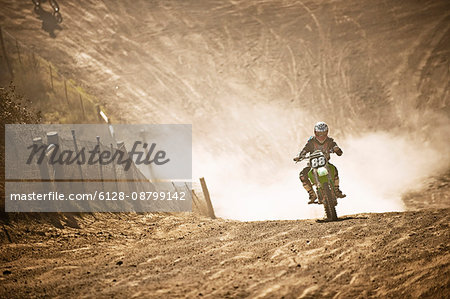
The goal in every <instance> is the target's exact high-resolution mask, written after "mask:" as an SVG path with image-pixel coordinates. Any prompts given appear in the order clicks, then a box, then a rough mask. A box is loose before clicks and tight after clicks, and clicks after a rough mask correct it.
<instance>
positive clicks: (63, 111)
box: [0, 27, 109, 123]
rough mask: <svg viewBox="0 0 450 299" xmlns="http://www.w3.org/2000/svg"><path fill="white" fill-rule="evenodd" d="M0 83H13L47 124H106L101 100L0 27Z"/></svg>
mask: <svg viewBox="0 0 450 299" xmlns="http://www.w3.org/2000/svg"><path fill="white" fill-rule="evenodd" d="M0 43H1V44H0V46H1V49H0V55H1V59H0V69H1V72H0V81H1V82H13V84H14V85H15V86H16V87H17V88H18V90H20V92H21V93H23V94H24V95H25V96H27V97H28V98H30V99H32V108H35V109H37V110H40V111H41V112H42V114H43V116H44V119H45V121H46V122H50V123H99V122H105V121H109V118H108V117H107V116H106V115H107V114H106V112H105V111H104V109H103V108H102V106H101V104H100V101H99V100H98V99H97V98H95V97H94V96H92V95H90V94H88V93H87V92H85V91H84V90H83V88H82V87H81V86H80V85H78V84H76V82H75V81H74V80H72V79H70V78H66V77H65V76H63V75H62V74H61V73H60V71H59V70H58V68H57V67H56V66H55V65H53V64H52V63H51V62H49V61H47V60H46V59H44V58H42V57H41V56H39V55H38V54H36V53H35V51H33V50H32V49H30V48H28V47H26V46H25V45H24V44H22V43H21V42H20V41H19V40H17V39H16V38H15V37H13V36H12V35H11V34H9V33H8V32H7V31H5V30H4V29H2V28H1V27H0Z"/></svg>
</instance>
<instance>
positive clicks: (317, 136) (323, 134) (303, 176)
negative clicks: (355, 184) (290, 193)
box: [294, 121, 346, 204]
mask: <svg viewBox="0 0 450 299" xmlns="http://www.w3.org/2000/svg"><path fill="white" fill-rule="evenodd" d="M316 150H321V151H322V152H323V153H324V154H325V156H326V158H327V160H329V159H330V153H333V152H334V153H336V154H337V155H338V156H341V155H342V149H341V148H340V147H339V146H338V145H337V144H336V142H335V141H334V140H333V138H331V137H328V125H327V124H326V123H324V122H322V121H321V122H318V123H316V125H315V126H314V137H313V136H311V137H310V138H309V139H308V142H307V143H306V145H305V146H304V147H303V149H302V150H301V151H300V153H299V154H298V157H295V158H294V161H299V160H300V159H301V158H304V157H305V156H306V154H307V153H310V154H311V153H313V152H314V151H316ZM328 164H331V163H328ZM310 169H311V167H309V166H307V167H305V168H303V170H302V171H301V172H300V181H301V182H302V184H303V187H304V188H305V190H306V191H307V192H308V194H309V202H308V204H312V203H315V202H316V199H317V195H316V192H314V190H313V188H312V184H311V181H310V180H309V178H308V172H309V171H310ZM335 169H336V171H335V177H334V193H335V194H336V197H338V198H344V197H345V196H346V195H345V194H343V193H342V191H341V190H340V189H339V176H338V170H337V168H336V166H335Z"/></svg>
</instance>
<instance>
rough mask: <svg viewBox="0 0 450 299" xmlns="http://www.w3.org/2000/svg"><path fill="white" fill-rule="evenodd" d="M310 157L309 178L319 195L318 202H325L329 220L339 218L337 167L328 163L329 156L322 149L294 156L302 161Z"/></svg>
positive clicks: (296, 159) (298, 160)
mask: <svg viewBox="0 0 450 299" xmlns="http://www.w3.org/2000/svg"><path fill="white" fill-rule="evenodd" d="M305 159H308V166H309V167H311V170H310V171H309V172H308V178H309V180H310V181H311V183H312V184H313V186H314V187H315V188H313V190H314V189H315V190H314V191H315V192H316V194H317V197H318V202H317V203H318V204H323V206H324V208H325V214H326V216H327V220H332V221H333V220H337V219H338V217H337V214H336V205H337V197H336V194H335V193H334V174H335V172H336V168H335V167H334V166H333V165H331V164H329V163H328V159H327V157H326V156H325V155H324V153H323V152H322V151H320V150H317V151H314V152H313V153H312V154H310V155H309V156H301V157H296V158H294V161H296V162H300V161H302V160H305Z"/></svg>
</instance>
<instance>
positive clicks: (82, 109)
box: [79, 94, 86, 119]
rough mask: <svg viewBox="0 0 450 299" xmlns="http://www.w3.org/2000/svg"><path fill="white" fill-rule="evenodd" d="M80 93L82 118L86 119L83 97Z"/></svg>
mask: <svg viewBox="0 0 450 299" xmlns="http://www.w3.org/2000/svg"><path fill="white" fill-rule="evenodd" d="M79 95H80V106H81V112H82V113H83V119H86V113H85V112H84V104H83V99H82V98H81V94H79Z"/></svg>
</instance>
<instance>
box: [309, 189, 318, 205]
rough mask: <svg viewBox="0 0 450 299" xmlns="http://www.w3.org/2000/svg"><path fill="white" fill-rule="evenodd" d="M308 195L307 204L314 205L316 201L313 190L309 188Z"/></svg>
mask: <svg viewBox="0 0 450 299" xmlns="http://www.w3.org/2000/svg"><path fill="white" fill-rule="evenodd" d="M308 194H309V202H308V204H309V205H310V204H313V203H316V199H317V195H316V192H314V190H313V189H312V188H311V189H310V190H308Z"/></svg>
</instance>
